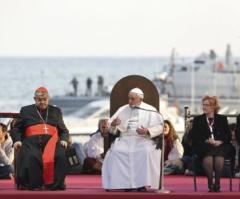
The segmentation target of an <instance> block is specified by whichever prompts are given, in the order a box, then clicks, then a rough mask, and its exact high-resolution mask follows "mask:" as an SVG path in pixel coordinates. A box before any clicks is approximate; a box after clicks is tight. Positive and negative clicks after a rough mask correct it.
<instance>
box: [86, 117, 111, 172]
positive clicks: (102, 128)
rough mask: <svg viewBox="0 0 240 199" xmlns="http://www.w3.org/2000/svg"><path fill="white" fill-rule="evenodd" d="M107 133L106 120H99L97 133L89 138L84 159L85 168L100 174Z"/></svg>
mask: <svg viewBox="0 0 240 199" xmlns="http://www.w3.org/2000/svg"><path fill="white" fill-rule="evenodd" d="M108 133H109V125H108V119H100V120H99V123H98V130H97V132H96V133H94V134H93V135H92V136H91V138H90V140H89V142H88V148H87V158H86V159H85V166H86V168H88V169H91V170H94V171H97V172H101V170H102V162H103V159H104V137H105V136H107V135H108Z"/></svg>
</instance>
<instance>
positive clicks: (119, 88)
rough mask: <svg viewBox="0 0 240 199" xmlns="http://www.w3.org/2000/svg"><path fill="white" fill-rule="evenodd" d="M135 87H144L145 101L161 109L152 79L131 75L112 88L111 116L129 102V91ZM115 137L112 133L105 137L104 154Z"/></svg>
mask: <svg viewBox="0 0 240 199" xmlns="http://www.w3.org/2000/svg"><path fill="white" fill-rule="evenodd" d="M135 87H138V88H140V89H142V91H143V93H144V99H143V101H144V102H146V103H148V104H150V105H152V106H154V107H155V108H156V109H157V110H158V111H159V94H158V90H157V88H156V87H155V85H154V84H153V83H152V81H150V80H149V79H147V78H145V77H143V76H140V75H129V76H126V77H124V78H122V79H120V80H119V81H118V82H117V83H116V84H115V86H114V87H113V89H112V92H111V95H110V117H111V116H112V115H113V114H114V113H115V112H116V111H117V110H118V108H120V107H121V106H123V105H125V104H128V93H129V91H130V90H131V89H133V88H135ZM114 139H115V137H114V136H112V135H108V136H106V137H105V138H104V154H106V152H107V150H108V149H109V147H110V145H111V142H112V141H113V140H114Z"/></svg>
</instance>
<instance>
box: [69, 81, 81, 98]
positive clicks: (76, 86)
mask: <svg viewBox="0 0 240 199" xmlns="http://www.w3.org/2000/svg"><path fill="white" fill-rule="evenodd" d="M70 83H71V84H72V86H73V96H77V92H78V83H79V82H78V80H77V78H76V77H73V79H72V81H71V82H70Z"/></svg>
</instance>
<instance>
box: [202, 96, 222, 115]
mask: <svg viewBox="0 0 240 199" xmlns="http://www.w3.org/2000/svg"><path fill="white" fill-rule="evenodd" d="M204 101H209V103H210V106H211V107H213V109H214V113H217V112H218V111H219V109H220V106H219V102H218V98H217V97H216V96H208V95H206V96H204V97H203V98H202V103H203V102H204Z"/></svg>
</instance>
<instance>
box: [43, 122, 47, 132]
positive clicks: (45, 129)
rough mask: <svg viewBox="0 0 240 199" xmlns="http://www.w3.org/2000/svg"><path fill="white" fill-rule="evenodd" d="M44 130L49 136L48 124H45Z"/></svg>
mask: <svg viewBox="0 0 240 199" xmlns="http://www.w3.org/2000/svg"><path fill="white" fill-rule="evenodd" d="M43 130H44V133H46V134H48V127H47V125H46V124H44V128H43Z"/></svg>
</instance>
